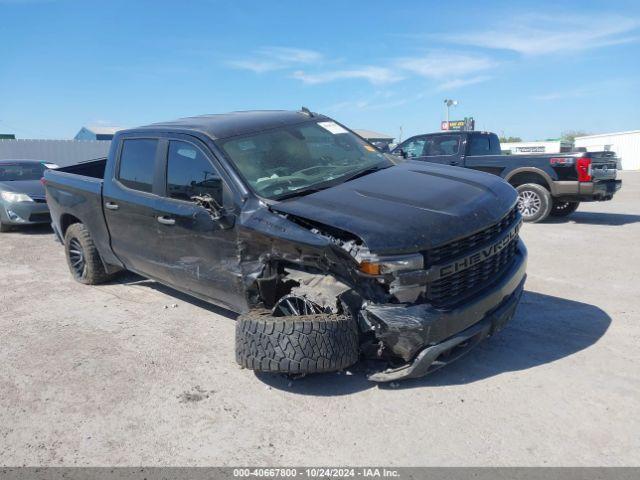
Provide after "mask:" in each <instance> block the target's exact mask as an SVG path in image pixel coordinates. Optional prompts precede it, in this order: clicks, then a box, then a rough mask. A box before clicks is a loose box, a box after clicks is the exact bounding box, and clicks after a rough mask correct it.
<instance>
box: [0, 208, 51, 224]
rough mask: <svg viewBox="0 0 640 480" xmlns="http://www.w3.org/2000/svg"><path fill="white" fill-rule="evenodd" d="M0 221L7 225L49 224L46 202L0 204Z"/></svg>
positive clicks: (49, 217) (49, 218)
mask: <svg viewBox="0 0 640 480" xmlns="http://www.w3.org/2000/svg"><path fill="white" fill-rule="evenodd" d="M0 219H1V220H2V223H6V224H9V225H34V224H39V223H51V215H50V214H49V206H48V205H47V204H46V202H15V203H7V202H3V203H2V204H0Z"/></svg>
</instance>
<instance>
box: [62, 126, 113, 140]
mask: <svg viewBox="0 0 640 480" xmlns="http://www.w3.org/2000/svg"><path fill="white" fill-rule="evenodd" d="M119 130H124V128H123V127H106V126H87V127H82V128H81V129H80V131H79V132H78V133H76V136H75V137H73V138H74V140H112V139H113V136H114V135H115V133H116V132H117V131H119Z"/></svg>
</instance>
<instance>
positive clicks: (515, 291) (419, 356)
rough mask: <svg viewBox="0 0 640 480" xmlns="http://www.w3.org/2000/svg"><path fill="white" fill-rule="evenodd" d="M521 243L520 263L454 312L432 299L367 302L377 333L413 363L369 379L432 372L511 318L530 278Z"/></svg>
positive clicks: (369, 318)
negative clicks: (429, 301)
mask: <svg viewBox="0 0 640 480" xmlns="http://www.w3.org/2000/svg"><path fill="white" fill-rule="evenodd" d="M518 242H519V243H518V252H517V254H516V256H515V258H514V262H513V264H512V266H511V267H510V268H509V270H508V271H507V272H505V274H504V275H503V276H502V278H501V280H500V281H499V282H498V283H496V284H494V285H493V286H492V287H490V288H488V289H486V290H485V291H484V292H482V293H481V294H480V295H479V298H477V299H475V300H473V301H470V302H468V303H466V304H464V305H463V306H460V307H458V308H455V309H453V310H448V311H443V310H436V309H434V308H433V307H431V306H430V305H427V304H419V305H410V306H406V305H389V304H388V305H368V306H366V307H365V309H364V315H365V316H366V317H367V320H368V321H369V323H371V324H373V325H374V326H375V334H376V338H378V339H379V340H380V341H382V343H383V344H384V345H385V346H386V347H387V348H388V349H389V350H390V351H391V352H392V354H393V355H395V356H398V357H400V358H402V359H404V360H405V361H406V362H407V363H406V364H405V365H403V366H401V367H399V368H393V369H389V370H385V371H382V372H377V373H373V374H371V375H370V376H369V379H370V380H372V381H375V382H388V381H393V380H400V379H405V378H414V377H420V376H423V375H426V374H427V373H430V372H432V371H434V370H436V369H437V368H440V367H442V366H444V365H446V364H447V363H450V362H452V361H453V360H455V359H457V358H460V357H461V356H462V355H464V354H465V353H466V352H467V351H469V350H470V349H471V348H472V347H473V346H475V345H476V344H477V343H479V342H480V341H481V340H482V339H484V338H486V337H487V336H490V335H492V334H493V333H495V332H496V331H498V330H500V329H501V328H502V327H503V326H504V325H505V324H506V323H507V322H508V321H509V320H511V318H512V317H513V315H514V313H515V310H516V307H517V305H518V302H519V301H520V297H521V296H522V292H523V290H524V283H525V279H526V266H527V250H526V247H525V246H524V244H523V243H522V241H521V240H519V241H518ZM444 354H446V358H445V355H444Z"/></svg>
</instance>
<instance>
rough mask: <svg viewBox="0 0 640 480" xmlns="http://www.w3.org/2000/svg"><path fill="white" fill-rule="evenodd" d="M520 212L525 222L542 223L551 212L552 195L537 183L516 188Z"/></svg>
mask: <svg viewBox="0 0 640 480" xmlns="http://www.w3.org/2000/svg"><path fill="white" fill-rule="evenodd" d="M516 190H517V191H518V210H520V214H521V215H522V219H523V220H524V221H525V222H531V223H535V222H541V221H542V220H544V219H545V218H547V217H548V216H549V212H551V193H549V190H547V189H546V188H544V187H543V186H542V185H538V184H537V183H525V184H524V185H518V186H517V187H516Z"/></svg>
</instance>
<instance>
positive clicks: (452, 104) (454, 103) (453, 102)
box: [444, 98, 458, 127]
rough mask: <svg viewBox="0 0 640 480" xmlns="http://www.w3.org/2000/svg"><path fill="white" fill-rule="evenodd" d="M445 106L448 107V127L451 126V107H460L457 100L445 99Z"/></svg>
mask: <svg viewBox="0 0 640 480" xmlns="http://www.w3.org/2000/svg"><path fill="white" fill-rule="evenodd" d="M444 104H445V106H446V107H447V127H448V126H449V108H450V107H457V106H458V101H457V100H452V99H451V98H445V99H444Z"/></svg>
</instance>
